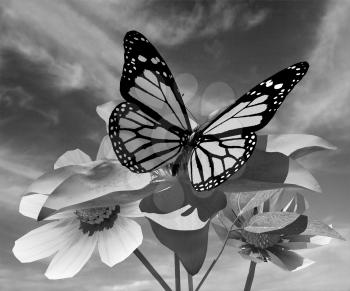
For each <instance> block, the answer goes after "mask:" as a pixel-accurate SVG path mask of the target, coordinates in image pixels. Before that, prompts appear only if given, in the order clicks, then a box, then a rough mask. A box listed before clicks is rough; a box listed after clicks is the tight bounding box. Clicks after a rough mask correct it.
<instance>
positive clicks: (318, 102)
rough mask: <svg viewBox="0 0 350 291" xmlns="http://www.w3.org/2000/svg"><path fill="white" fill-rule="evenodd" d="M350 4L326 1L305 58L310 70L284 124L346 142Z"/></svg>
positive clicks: (349, 73)
mask: <svg viewBox="0 0 350 291" xmlns="http://www.w3.org/2000/svg"><path fill="white" fill-rule="evenodd" d="M349 25H350V2H349V1H330V2H329V4H328V7H327V9H326V13H325V15H324V16H323V19H322V21H321V23H320V25H319V27H318V29H317V32H316V35H317V39H316V43H315V45H314V47H313V49H312V50H311V51H310V53H309V57H308V58H306V59H307V60H308V61H309V62H310V70H309V72H308V74H307V75H306V77H305V78H304V80H303V81H302V82H301V87H300V88H298V96H300V97H299V98H298V99H295V100H294V101H295V102H294V103H293V105H294V111H293V112H292V114H291V115H290V116H291V118H289V119H288V122H287V123H288V125H290V126H292V127H293V128H294V130H296V131H319V130H322V132H323V133H324V134H327V135H328V136H329V137H331V138H334V139H337V140H342V139H345V140H349V139H350V134H349V132H350V131H349V128H350V119H349V118H348V116H349V115H350V106H349V97H350V82H349V80H350V60H349V57H348V51H349V50H350V31H349V30H348V27H349Z"/></svg>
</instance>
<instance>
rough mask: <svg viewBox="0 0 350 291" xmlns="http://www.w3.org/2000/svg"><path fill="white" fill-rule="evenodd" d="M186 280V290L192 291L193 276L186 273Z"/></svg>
mask: <svg viewBox="0 0 350 291" xmlns="http://www.w3.org/2000/svg"><path fill="white" fill-rule="evenodd" d="M187 281H188V291H193V277H192V275H191V274H189V273H187Z"/></svg>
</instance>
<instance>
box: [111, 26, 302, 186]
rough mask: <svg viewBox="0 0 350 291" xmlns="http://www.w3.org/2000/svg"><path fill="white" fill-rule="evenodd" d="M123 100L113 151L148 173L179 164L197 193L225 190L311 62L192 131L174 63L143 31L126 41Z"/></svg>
mask: <svg viewBox="0 0 350 291" xmlns="http://www.w3.org/2000/svg"><path fill="white" fill-rule="evenodd" d="M124 49H125V55H124V61H125V62H124V67H123V75H122V77H121V81H120V92H121V94H122V96H123V98H124V99H125V100H126V102H123V103H121V104H119V105H118V106H117V107H116V108H115V109H114V110H113V112H112V114H111V116H110V120H109V136H110V139H111V141H112V145H113V149H114V151H115V153H116V155H117V157H118V159H119V161H120V162H121V164H123V165H124V166H126V167H128V168H129V169H130V170H131V171H133V172H137V173H142V172H149V171H153V170H156V169H157V168H160V167H163V166H166V165H172V172H173V174H178V173H179V171H181V170H182V169H184V171H185V172H187V175H188V177H189V179H190V181H191V183H192V186H193V187H194V189H195V190H197V191H205V190H210V189H212V188H214V187H217V186H218V185H220V184H221V183H223V182H224V181H225V180H227V179H228V178H229V177H230V176H232V175H233V174H234V173H236V172H237V171H238V170H239V169H240V168H241V167H242V166H243V165H244V164H245V162H246V161H247V160H248V159H249V158H250V156H251V155H252V153H253V151H254V148H255V145H256V135H255V131H257V130H259V129H261V128H263V127H264V126H265V125H266V124H267V123H268V122H269V121H270V119H271V118H272V117H273V116H274V114H275V112H276V111H277V109H278V108H279V106H280V105H281V103H282V102H283V100H284V98H285V97H286V96H287V94H288V93H289V92H290V91H291V90H292V88H293V87H294V86H295V85H296V84H297V83H298V82H299V81H300V80H301V78H302V77H303V76H304V75H305V73H306V71H307V69H308V64H307V63H306V62H301V63H298V64H295V65H293V66H290V67H288V68H286V69H284V70H282V71H280V72H278V73H277V74H275V75H273V76H272V77H270V78H268V79H266V80H265V81H263V82H261V83H260V84H258V85H257V86H255V87H254V88H253V89H251V90H250V91H249V92H247V93H246V94H244V95H243V96H242V97H241V98H240V99H238V100H237V101H236V102H235V103H233V104H231V105H229V106H228V107H227V108H226V109H224V110H223V111H221V112H219V113H218V114H216V115H215V116H214V117H213V118H211V119H210V120H208V121H207V122H206V123H205V124H203V125H201V126H199V127H196V128H192V126H191V122H190V119H189V117H188V113H187V109H186V107H185V105H184V103H183V100H182V95H181V94H180V92H179V89H178V87H177V85H176V82H175V79H174V77H173V76H172V74H171V72H170V70H169V68H168V66H167V65H166V63H165V61H164V60H163V58H162V57H161V56H160V54H159V53H158V52H157V50H156V49H155V48H154V47H153V45H152V44H151V43H150V42H149V41H148V40H147V39H146V37H144V36H143V35H142V34H141V33H139V32H136V31H131V32H128V33H127V34H126V36H125V38H124Z"/></svg>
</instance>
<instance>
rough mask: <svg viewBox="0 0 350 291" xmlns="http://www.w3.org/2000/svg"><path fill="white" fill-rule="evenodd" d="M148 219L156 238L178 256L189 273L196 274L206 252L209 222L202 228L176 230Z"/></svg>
mask: <svg viewBox="0 0 350 291" xmlns="http://www.w3.org/2000/svg"><path fill="white" fill-rule="evenodd" d="M149 221H150V223H151V227H152V230H153V232H154V234H155V236H156V237H157V239H158V240H159V241H160V242H161V243H162V244H163V245H165V246H166V247H167V248H169V249H170V250H172V251H173V252H175V253H176V254H177V255H178V256H179V258H180V261H181V262H182V264H183V266H184V267H185V269H186V271H187V272H188V273H189V274H191V275H192V276H193V275H195V274H197V273H198V272H199V270H200V268H201V267H202V265H203V263H204V259H205V257H206V254H207V247H208V231H209V223H208V224H206V226H205V227H203V228H202V229H198V230H193V231H178V230H171V229H167V228H164V227H162V226H161V225H159V224H157V223H155V222H153V221H152V220H149Z"/></svg>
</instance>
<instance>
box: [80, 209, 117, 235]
mask: <svg viewBox="0 0 350 291" xmlns="http://www.w3.org/2000/svg"><path fill="white" fill-rule="evenodd" d="M119 212H120V207H119V205H113V206H109V207H95V208H89V209H79V210H76V211H75V215H76V216H77V217H78V219H79V220H80V227H79V228H80V229H81V230H82V231H83V233H87V232H88V233H89V235H92V234H93V233H94V232H95V231H102V230H104V229H105V228H106V229H109V228H111V227H113V225H114V222H115V221H116V219H117V218H118V213H119Z"/></svg>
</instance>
